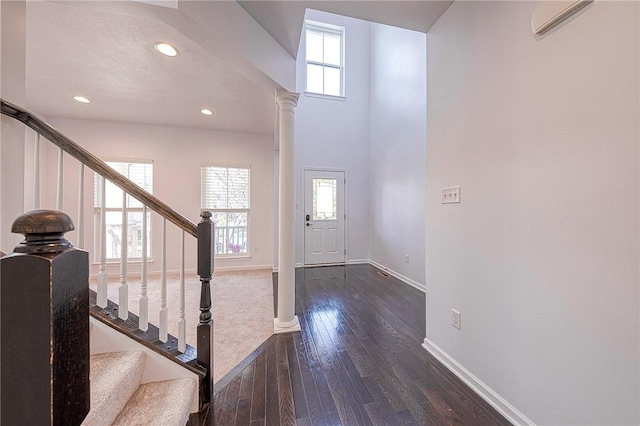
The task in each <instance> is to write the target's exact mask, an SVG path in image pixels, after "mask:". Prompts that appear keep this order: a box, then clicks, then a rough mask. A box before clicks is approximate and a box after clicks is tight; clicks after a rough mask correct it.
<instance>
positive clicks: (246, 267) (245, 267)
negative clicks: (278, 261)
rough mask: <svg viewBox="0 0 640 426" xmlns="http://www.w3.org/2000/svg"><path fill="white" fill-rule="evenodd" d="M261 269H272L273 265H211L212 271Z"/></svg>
mask: <svg viewBox="0 0 640 426" xmlns="http://www.w3.org/2000/svg"><path fill="white" fill-rule="evenodd" d="M261 269H269V270H271V269H273V265H233V266H215V264H214V266H213V271H214V272H213V273H214V275H215V273H216V272H242V271H258V270H261Z"/></svg>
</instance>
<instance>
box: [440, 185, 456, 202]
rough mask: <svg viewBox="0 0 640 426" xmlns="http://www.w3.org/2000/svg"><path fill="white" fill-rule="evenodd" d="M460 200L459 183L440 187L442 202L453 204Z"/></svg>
mask: <svg viewBox="0 0 640 426" xmlns="http://www.w3.org/2000/svg"><path fill="white" fill-rule="evenodd" d="M459 202H460V185H458V186H450V187H448V188H442V200H441V203H442V204H455V203H459Z"/></svg>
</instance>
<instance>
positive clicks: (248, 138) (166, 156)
mask: <svg viewBox="0 0 640 426" xmlns="http://www.w3.org/2000/svg"><path fill="white" fill-rule="evenodd" d="M50 122H51V123H52V125H53V126H54V127H55V128H57V129H58V130H60V131H61V132H62V133H64V134H65V135H67V136H68V137H70V138H71V139H72V140H74V141H75V142H77V143H78V144H80V145H82V146H83V147H84V148H86V149H87V150H89V151H90V152H92V153H93V154H94V155H97V156H98V157H99V158H102V159H105V160H117V159H147V160H153V174H154V178H153V193H154V195H155V196H156V197H158V198H160V199H161V200H162V201H164V202H165V203H167V204H168V205H169V206H171V207H172V208H173V209H174V210H176V211H178V212H179V213H181V214H182V215H184V216H185V217H187V218H188V219H190V220H191V221H193V222H195V223H197V222H199V220H200V218H199V214H200V167H201V166H203V165H214V164H215V165H217V164H219V165H231V166H233V165H250V166H251V212H250V216H249V228H250V230H249V254H248V255H249V256H250V257H245V258H240V259H234V260H232V259H223V258H220V259H216V270H224V269H227V268H230V269H252V268H259V267H265V268H272V267H273V238H274V237H273V184H272V182H273V135H259V134H241V133H226V132H216V131H211V130H202V129H189V128H178V127H165V126H153V125H141V124H129V123H113V122H101V121H88V120H71V119H62V118H51V119H50ZM47 145H49V144H47ZM45 157H46V158H48V161H49V164H48V167H47V170H49V177H48V178H45V187H44V188H43V195H44V194H46V196H45V198H44V199H43V207H49V208H51V207H54V205H55V173H56V172H55V170H56V165H55V162H56V154H55V151H54V149H53V148H51V149H49V150H48V151H47V152H46V153H43V158H45ZM78 174H79V169H78V165H77V162H76V161H75V160H73V159H71V158H70V157H65V199H64V210H65V211H66V212H67V213H69V214H70V215H71V216H72V218H73V219H74V221H77V200H78V183H77V182H78ZM85 182H86V188H85V200H86V203H85V206H86V210H87V214H86V219H85V220H86V223H87V224H89V225H91V224H92V223H93V217H92V213H93V172H89V171H87V172H86V175H85ZM75 234H76V232H75V231H74V232H72V233H70V234H69V238H70V239H71V240H72V241H74V239H75V238H76V235H75ZM167 235H168V239H169V244H168V247H169V248H171V249H172V250H173V252H171V251H169V252H168V256H167V264H168V265H167V268H168V270H174V271H175V270H177V269H178V268H179V258H178V255H177V253H178V252H179V238H180V232H179V231H178V228H177V227H175V226H174V225H172V224H170V223H168V224H167ZM185 241H186V246H187V261H186V262H187V263H186V268H187V269H195V267H196V257H195V254H196V242H195V239H194V238H193V237H190V236H189V235H187V236H186V239H185ZM160 243H161V220H160V218H159V216H157V215H154V216H153V218H152V244H153V245H152V256H153V259H154V263H153V264H152V265H150V266H149V270H150V271H159V268H160V253H161V245H160ZM86 247H87V248H92V247H93V233H92V232H91V231H90V230H88V231H87V232H86ZM131 269H132V271H136V270H138V269H139V268H138V267H137V266H132V268H131ZM111 270H112V271H113V272H114V273H117V271H118V266H117V265H113V266H112V269H111ZM93 272H94V273H95V272H96V265H94V267H93Z"/></svg>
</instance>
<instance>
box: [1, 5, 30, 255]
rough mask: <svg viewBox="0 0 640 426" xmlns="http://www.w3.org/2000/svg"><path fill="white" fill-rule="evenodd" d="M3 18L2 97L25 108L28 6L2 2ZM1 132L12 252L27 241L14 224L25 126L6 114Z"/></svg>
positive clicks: (5, 241)
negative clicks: (15, 231)
mask: <svg viewBox="0 0 640 426" xmlns="http://www.w3.org/2000/svg"><path fill="white" fill-rule="evenodd" d="M0 15H1V22H2V25H1V26H0V28H1V30H0V77H1V81H0V96H1V97H2V98H3V99H5V100H7V101H9V102H11V103H14V104H16V105H18V106H22V107H24V100H25V78H24V72H25V66H26V62H25V52H26V51H25V46H26V34H25V26H26V3H25V2H24V1H15V2H2V3H1V4H0ZM0 131H1V133H2V135H1V137H0V180H1V181H2V187H1V188H0V250H1V251H4V252H5V253H11V252H12V251H13V248H14V247H15V246H16V245H17V244H18V243H19V242H20V241H22V240H23V239H24V237H23V236H21V235H17V234H12V233H11V225H12V224H13V221H14V220H15V219H16V218H17V217H18V216H19V215H21V214H22V213H23V212H24V210H23V207H24V152H25V151H24V150H25V144H24V138H25V126H24V125H23V124H22V123H20V122H18V121H16V120H14V119H12V118H8V117H6V116H4V115H3V116H2V118H1V119H0ZM9 182H10V183H11V184H8V183H9Z"/></svg>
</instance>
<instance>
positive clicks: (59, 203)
mask: <svg viewBox="0 0 640 426" xmlns="http://www.w3.org/2000/svg"><path fill="white" fill-rule="evenodd" d="M63 160H64V151H63V150H62V148H59V149H58V192H57V197H56V209H58V210H60V211H62V193H63V180H64V172H63Z"/></svg>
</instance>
